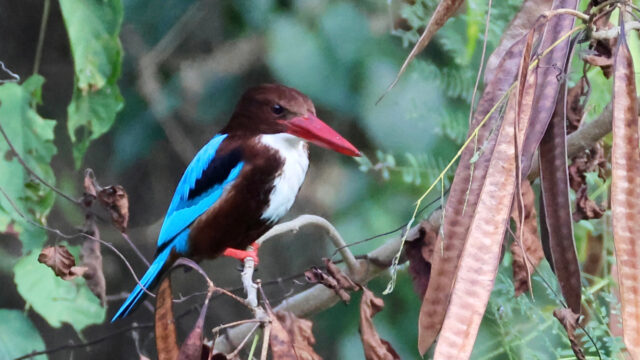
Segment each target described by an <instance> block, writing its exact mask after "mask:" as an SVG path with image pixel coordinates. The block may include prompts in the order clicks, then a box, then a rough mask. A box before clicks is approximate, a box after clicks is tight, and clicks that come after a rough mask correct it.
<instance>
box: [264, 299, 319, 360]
mask: <svg viewBox="0 0 640 360" xmlns="http://www.w3.org/2000/svg"><path fill="white" fill-rule="evenodd" d="M275 317H276V318H277V320H278V322H279V324H280V326H281V327H282V329H284V330H285V331H286V333H287V335H288V339H289V341H290V343H291V345H289V344H286V338H284V336H283V334H281V333H280V331H281V329H280V328H278V327H277V326H276V327H273V328H272V329H271V337H272V339H273V340H271V339H270V341H276V339H274V338H273V337H274V336H278V337H280V338H281V339H279V340H277V343H278V345H283V344H286V345H287V348H286V349H284V348H283V349H282V350H283V351H282V355H285V354H289V353H290V351H289V349H290V348H291V347H293V351H294V353H295V355H296V358H297V359H301V360H321V359H322V358H321V357H320V355H318V354H317V353H316V352H315V351H314V350H313V345H314V344H315V343H316V339H315V337H314V336H313V332H312V331H311V328H312V326H313V323H312V322H311V320H307V319H300V318H298V317H297V316H295V315H294V314H293V313H292V312H289V311H278V312H276V313H275ZM272 351H273V356H274V359H281V357H277V356H276V355H279V354H281V351H280V349H278V351H277V352H276V350H275V349H274V348H273V345H272Z"/></svg>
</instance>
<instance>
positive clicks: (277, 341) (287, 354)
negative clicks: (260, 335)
mask: <svg viewBox="0 0 640 360" xmlns="http://www.w3.org/2000/svg"><path fill="white" fill-rule="evenodd" d="M267 312H268V313H269V318H270V319H271V325H269V326H271V331H270V333H269V334H270V336H269V347H270V348H271V353H272V354H273V359H274V360H296V359H297V358H298V356H297V355H296V351H295V348H294V346H293V342H292V341H291V336H289V333H288V332H287V330H286V329H285V328H284V326H282V324H281V323H280V320H278V317H277V316H276V315H275V314H274V313H273V312H272V311H271V309H269V308H267Z"/></svg>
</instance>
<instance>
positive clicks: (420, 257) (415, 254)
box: [404, 220, 440, 297]
mask: <svg viewBox="0 0 640 360" xmlns="http://www.w3.org/2000/svg"><path fill="white" fill-rule="evenodd" d="M439 229H440V227H439V226H438V225H433V224H432V223H430V222H429V220H424V221H423V222H422V223H421V224H420V227H419V228H418V237H416V238H415V239H413V240H412V241H407V242H406V244H405V246H404V253H405V256H406V257H407V259H408V260H409V275H411V279H412V280H413V288H414V290H415V291H416V293H417V294H418V295H420V297H424V293H425V292H426V291H427V287H428V286H429V277H430V275H431V259H432V257H433V249H434V244H435V243H436V238H437V237H438V230H439ZM407 240H408V239H407Z"/></svg>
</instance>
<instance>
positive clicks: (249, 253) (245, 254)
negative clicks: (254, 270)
mask: <svg viewBox="0 0 640 360" xmlns="http://www.w3.org/2000/svg"><path fill="white" fill-rule="evenodd" d="M250 247H251V248H252V249H253V250H238V249H233V248H227V249H226V250H225V251H224V252H223V253H222V255H224V256H228V257H232V258H234V259H238V260H240V261H243V262H244V260H245V259H246V258H252V259H253V261H254V262H255V265H256V266H257V265H258V263H259V262H260V259H258V248H260V244H258V243H253V244H251V245H250Z"/></svg>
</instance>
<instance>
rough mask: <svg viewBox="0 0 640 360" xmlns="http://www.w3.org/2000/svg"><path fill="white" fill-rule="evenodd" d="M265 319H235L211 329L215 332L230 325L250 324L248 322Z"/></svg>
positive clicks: (257, 321) (260, 321)
mask: <svg viewBox="0 0 640 360" xmlns="http://www.w3.org/2000/svg"><path fill="white" fill-rule="evenodd" d="M262 322H263V321H262V320H260V319H245V320H238V321H234V322H230V323H227V324H222V325H219V326H216V327H214V328H213V329H211V333H212V334H214V336H215V334H216V333H218V332H220V330H222V329H226V328H228V327H232V326H237V325H242V324H248V323H262Z"/></svg>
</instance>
